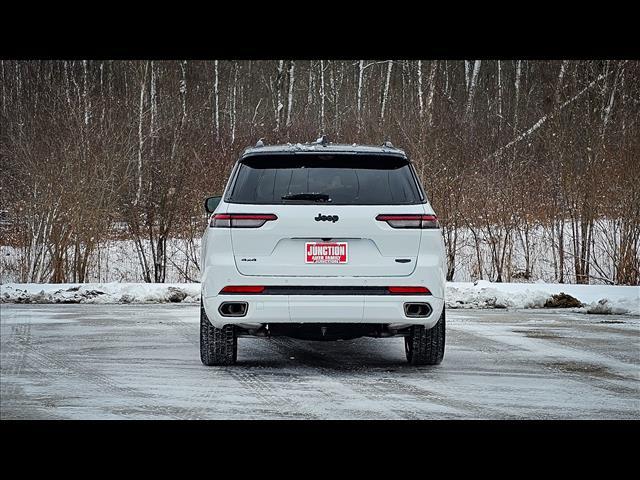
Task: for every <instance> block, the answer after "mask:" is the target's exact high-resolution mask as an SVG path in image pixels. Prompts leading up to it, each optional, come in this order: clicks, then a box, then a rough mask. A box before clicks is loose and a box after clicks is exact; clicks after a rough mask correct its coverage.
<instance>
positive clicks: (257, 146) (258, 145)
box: [256, 138, 264, 148]
mask: <svg viewBox="0 0 640 480" xmlns="http://www.w3.org/2000/svg"><path fill="white" fill-rule="evenodd" d="M263 140H264V138H261V139H260V140H258V141H257V142H256V148H259V147H264V141H263Z"/></svg>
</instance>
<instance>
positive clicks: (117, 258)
mask: <svg viewBox="0 0 640 480" xmlns="http://www.w3.org/2000/svg"><path fill="white" fill-rule="evenodd" d="M205 224H206V221H205V220H203V225H205ZM616 228H617V227H616V226H615V222H613V221H611V220H606V219H604V220H603V219H601V220H598V221H596V222H595V224H594V232H593V236H594V245H593V252H592V257H593V258H594V259H595V260H597V262H596V263H597V268H596V265H594V266H593V268H592V271H591V274H592V278H591V279H590V283H593V284H606V283H608V282H607V280H606V279H611V278H613V277H612V275H613V272H614V265H613V261H612V259H613V258H614V257H615V256H616V255H617V253H616V252H615V251H612V249H615V247H616V245H617V243H616V241H617V240H616V238H612V237H611V236H612V235H613V236H614V237H615V232H617V229H616ZM479 235H480V239H481V240H480V262H479V261H478V252H477V251H476V244H475V240H474V235H473V234H472V232H471V231H470V230H469V229H466V228H460V229H459V230H458V237H457V242H456V249H455V251H456V255H455V262H454V263H455V273H454V276H453V280H454V281H456V282H468V281H474V280H477V279H479V278H496V274H495V272H493V271H492V270H491V265H492V260H491V258H492V251H491V243H490V242H489V241H488V240H487V239H486V238H485V237H484V236H483V235H484V233H483V232H479ZM514 235H515V236H514V238H513V250H512V251H511V252H510V253H509V255H508V256H507V259H508V261H507V264H508V265H510V270H511V273H512V274H513V275H514V277H513V278H514V279H516V278H517V277H518V276H519V275H520V276H521V275H522V274H523V273H524V271H525V270H526V261H525V258H526V255H525V250H526V249H525V247H524V246H525V244H528V249H529V260H530V263H529V266H528V267H529V273H530V276H529V280H528V281H536V280H541V281H544V282H554V281H556V279H557V278H558V275H557V270H558V265H557V262H558V259H557V258H554V248H553V246H554V239H552V238H551V232H550V230H549V229H545V228H543V227H542V226H540V225H537V226H534V227H532V229H531V230H530V232H529V242H525V237H524V233H523V232H518V234H517V235H516V234H514ZM572 242H573V237H572V233H571V224H570V223H569V222H567V223H566V224H565V238H564V249H565V251H566V252H567V256H566V258H565V262H564V272H563V273H564V279H565V281H566V282H571V281H575V272H574V270H573V262H572V261H571V260H572V258H573V257H572V256H571V252H572ZM141 245H142V247H143V249H144V250H145V251H146V252H147V255H150V251H151V245H150V244H149V242H148V241H142V244H141ZM26 253H27V250H26V249H18V248H14V247H11V246H8V245H0V283H10V282H20V281H24V279H27V278H29V277H28V276H27V275H26V274H25V265H27V264H28V263H29V262H28V261H27V260H26V258H25V255H26ZM199 255H200V238H199V237H195V238H176V237H171V238H169V239H168V241H167V270H166V281H167V282H189V281H197V280H198V279H199V278H200V270H199V268H198V265H199V263H200V258H199ZM72 256H73V251H70V252H69V257H70V258H71V257H72ZM88 263H89V267H88V271H87V278H86V280H87V281H88V282H97V283H100V282H142V281H144V275H143V272H142V268H141V266H140V262H139V260H138V254H137V252H136V247H135V243H134V242H133V241H132V240H115V239H111V240H105V241H101V242H100V243H99V244H98V245H97V246H96V248H95V250H94V251H93V252H92V253H91V255H89V260H88ZM479 263H480V264H481V265H482V268H480V267H479V266H478V265H479ZM480 270H482V275H479V271H480ZM507 270H509V268H507ZM506 274H507V273H506V272H505V275H506ZM47 278H49V277H48V274H44V276H43V277H41V278H40V277H38V278H34V277H31V280H32V281H36V282H38V281H46V279H47ZM503 278H505V277H503ZM505 279H507V278H505Z"/></svg>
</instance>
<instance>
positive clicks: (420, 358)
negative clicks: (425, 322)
mask: <svg viewBox="0 0 640 480" xmlns="http://www.w3.org/2000/svg"><path fill="white" fill-rule="evenodd" d="M444 340H445V313H444V308H443V309H442V315H440V320H438V323H436V324H435V325H434V326H433V327H432V328H430V329H428V330H427V329H426V328H425V327H424V326H422V325H414V326H412V327H411V333H410V335H409V336H407V337H404V349H405V352H406V354H407V361H408V362H409V363H410V364H411V365H438V364H440V362H442V358H443V357H444Z"/></svg>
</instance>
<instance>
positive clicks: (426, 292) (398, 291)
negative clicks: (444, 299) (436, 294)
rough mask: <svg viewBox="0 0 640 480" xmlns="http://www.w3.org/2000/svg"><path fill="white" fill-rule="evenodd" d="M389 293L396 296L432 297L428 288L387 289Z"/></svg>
mask: <svg viewBox="0 0 640 480" xmlns="http://www.w3.org/2000/svg"><path fill="white" fill-rule="evenodd" d="M387 289H388V290H389V293H396V294H401V293H404V294H413V295H431V292H430V291H429V289H428V288H427V287H387Z"/></svg>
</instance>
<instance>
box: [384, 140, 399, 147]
mask: <svg viewBox="0 0 640 480" xmlns="http://www.w3.org/2000/svg"><path fill="white" fill-rule="evenodd" d="M382 146H383V147H387V148H396V147H394V146H393V143H391V142H390V141H389V140H387V141H386V142H384V143H383V144H382Z"/></svg>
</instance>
